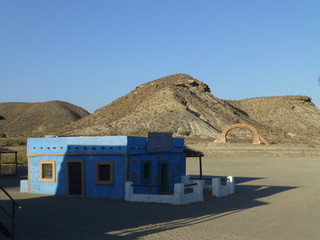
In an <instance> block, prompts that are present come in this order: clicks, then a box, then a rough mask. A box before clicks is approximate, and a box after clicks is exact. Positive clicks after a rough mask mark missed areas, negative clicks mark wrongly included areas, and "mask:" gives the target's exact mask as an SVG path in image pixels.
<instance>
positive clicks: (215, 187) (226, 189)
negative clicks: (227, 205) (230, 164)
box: [212, 176, 235, 197]
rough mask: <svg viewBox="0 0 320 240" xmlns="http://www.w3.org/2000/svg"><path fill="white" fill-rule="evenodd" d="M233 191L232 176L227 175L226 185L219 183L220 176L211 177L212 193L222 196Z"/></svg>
mask: <svg viewBox="0 0 320 240" xmlns="http://www.w3.org/2000/svg"><path fill="white" fill-rule="evenodd" d="M234 191H235V183H234V177H232V176H229V177H227V183H226V185H221V178H212V195H213V196H216V197H224V196H227V195H230V194H233V193H234Z"/></svg>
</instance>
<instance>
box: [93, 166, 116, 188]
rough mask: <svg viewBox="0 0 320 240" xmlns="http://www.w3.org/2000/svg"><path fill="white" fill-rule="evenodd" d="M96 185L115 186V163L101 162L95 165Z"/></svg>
mask: <svg viewBox="0 0 320 240" xmlns="http://www.w3.org/2000/svg"><path fill="white" fill-rule="evenodd" d="M95 171H96V184H99V185H101V184H102V185H112V184H113V162H112V161H99V162H96V163H95Z"/></svg>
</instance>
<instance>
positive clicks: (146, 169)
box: [141, 160, 152, 183]
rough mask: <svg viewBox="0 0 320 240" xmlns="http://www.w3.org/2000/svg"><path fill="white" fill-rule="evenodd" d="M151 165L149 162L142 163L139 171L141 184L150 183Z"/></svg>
mask: <svg viewBox="0 0 320 240" xmlns="http://www.w3.org/2000/svg"><path fill="white" fill-rule="evenodd" d="M151 167H152V165H151V161H150V160H145V161H142V169H141V182H142V183H151V176H152V174H151V173H152V171H151V170H152V168H151Z"/></svg>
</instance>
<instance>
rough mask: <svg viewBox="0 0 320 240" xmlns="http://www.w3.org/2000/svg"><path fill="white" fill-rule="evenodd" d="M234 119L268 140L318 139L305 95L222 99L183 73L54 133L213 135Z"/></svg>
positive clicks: (318, 125)
mask: <svg viewBox="0 0 320 240" xmlns="http://www.w3.org/2000/svg"><path fill="white" fill-rule="evenodd" d="M305 118H308V120H306V119H305ZM235 123H247V124H250V125H252V126H254V127H256V128H257V129H258V131H259V132H260V133H261V135H263V136H264V137H265V138H266V139H268V141H280V140H282V141H283V140H286V141H293V142H295V141H296V140H297V141H298V140H299V141H300V140H301V141H303V140H308V141H319V140H320V139H319V135H320V134H319V130H318V129H320V110H319V109H317V108H316V107H315V106H314V105H313V104H312V103H311V99H310V98H308V97H305V96H281V97H263V98H252V99H245V100H239V101H231V100H222V99H219V98H217V97H215V96H214V95H212V94H211V93H210V88H209V86H208V85H206V84H205V83H203V82H201V81H199V80H197V79H195V78H193V77H191V76H189V75H187V74H174V75H170V76H167V77H163V78H160V79H157V80H154V81H151V82H147V83H145V84H142V85H140V86H138V87H136V88H135V89H134V90H132V91H131V92H130V93H128V94H126V95H124V96H122V97H120V98H118V99H116V100H115V101H113V102H112V103H110V104H108V105H106V106H104V107H102V108H100V109H98V110H96V111H95V112H94V113H92V114H90V115H88V116H86V117H84V118H82V119H80V120H78V121H76V122H73V123H71V124H69V125H68V126H65V127H64V128H62V129H60V130H59V132H58V133H60V134H64V135H73V136H78V135H140V136H141V135H146V133H147V132H148V131H167V132H173V133H174V134H175V135H178V136H179V135H181V136H191V137H192V136H199V137H202V138H216V137H217V136H218V135H219V134H220V132H221V131H222V130H223V129H224V128H225V127H227V126H229V125H231V124H235ZM310 124H311V125H310ZM237 131H238V132H237ZM232 132H233V134H234V133H236V134H237V135H238V134H239V135H240V136H242V137H244V138H245V137H248V136H249V137H250V134H251V132H248V131H243V130H238V129H235V130H232ZM230 135H231V136H232V133H231V134H230Z"/></svg>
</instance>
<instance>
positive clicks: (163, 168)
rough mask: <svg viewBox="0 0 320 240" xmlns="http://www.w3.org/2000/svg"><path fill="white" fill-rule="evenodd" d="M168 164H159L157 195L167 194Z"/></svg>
mask: <svg viewBox="0 0 320 240" xmlns="http://www.w3.org/2000/svg"><path fill="white" fill-rule="evenodd" d="M168 172H169V171H168V163H167V162H160V163H159V185H160V187H159V193H166V192H168V191H169V190H168Z"/></svg>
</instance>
